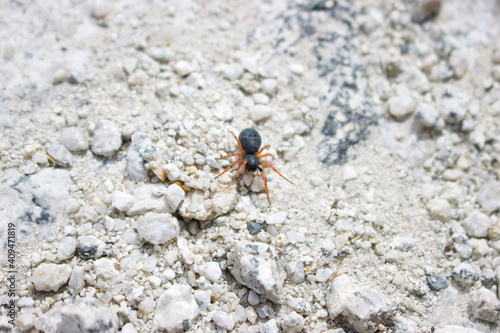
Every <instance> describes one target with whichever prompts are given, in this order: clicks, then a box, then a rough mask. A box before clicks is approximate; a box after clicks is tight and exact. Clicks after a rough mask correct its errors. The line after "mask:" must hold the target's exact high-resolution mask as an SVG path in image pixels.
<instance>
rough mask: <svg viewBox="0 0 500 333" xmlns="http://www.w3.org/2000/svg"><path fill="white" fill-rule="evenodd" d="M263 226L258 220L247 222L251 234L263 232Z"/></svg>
mask: <svg viewBox="0 0 500 333" xmlns="http://www.w3.org/2000/svg"><path fill="white" fill-rule="evenodd" d="M263 228H264V227H263V226H262V224H260V223H257V222H247V229H248V232H249V233H250V235H256V234H258V233H259V232H261V230H262V229H263Z"/></svg>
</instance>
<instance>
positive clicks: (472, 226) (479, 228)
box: [462, 211, 493, 238]
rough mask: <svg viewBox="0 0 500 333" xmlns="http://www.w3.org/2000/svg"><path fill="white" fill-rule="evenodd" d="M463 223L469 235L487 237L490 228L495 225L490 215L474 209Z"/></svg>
mask: <svg viewBox="0 0 500 333" xmlns="http://www.w3.org/2000/svg"><path fill="white" fill-rule="evenodd" d="M462 225H463V227H464V229H465V231H466V232H467V235H469V237H479V238H481V237H486V236H488V229H490V228H491V227H492V226H493V222H492V221H491V220H490V218H489V217H488V215H486V214H483V213H481V212H479V211H473V212H472V213H471V214H470V215H469V216H468V217H467V218H466V219H465V220H464V221H463V222H462Z"/></svg>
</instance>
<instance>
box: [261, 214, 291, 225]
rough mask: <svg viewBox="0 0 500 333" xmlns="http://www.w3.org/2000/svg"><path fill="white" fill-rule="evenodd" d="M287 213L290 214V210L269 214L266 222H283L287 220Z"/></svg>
mask: <svg viewBox="0 0 500 333" xmlns="http://www.w3.org/2000/svg"><path fill="white" fill-rule="evenodd" d="M287 215H288V212H278V213H274V214H272V215H269V216H268V217H267V218H266V223H267V224H283V223H285V221H286V217H287Z"/></svg>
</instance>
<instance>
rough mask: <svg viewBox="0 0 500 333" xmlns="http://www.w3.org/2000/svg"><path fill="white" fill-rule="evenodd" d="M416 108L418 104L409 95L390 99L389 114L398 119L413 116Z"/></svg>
mask: <svg viewBox="0 0 500 333" xmlns="http://www.w3.org/2000/svg"><path fill="white" fill-rule="evenodd" d="M416 107H417V103H416V102H415V101H414V100H413V98H411V97H410V96H408V95H402V96H395V97H391V98H390V99H389V114H390V115H391V116H393V117H394V118H396V119H402V118H405V117H407V116H409V115H411V114H412V113H413V111H415V108H416Z"/></svg>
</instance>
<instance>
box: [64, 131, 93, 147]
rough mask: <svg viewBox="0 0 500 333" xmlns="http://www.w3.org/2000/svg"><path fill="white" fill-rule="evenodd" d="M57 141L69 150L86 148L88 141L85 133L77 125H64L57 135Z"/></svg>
mask: <svg viewBox="0 0 500 333" xmlns="http://www.w3.org/2000/svg"><path fill="white" fill-rule="evenodd" d="M59 142H60V143H61V144H62V145H63V146H65V147H66V148H68V149H69V150H71V151H80V150H87V149H88V147H89V141H88V138H87V135H86V133H85V132H84V131H83V130H82V129H81V128H78V127H66V128H65V129H63V130H62V132H61V135H60V136H59Z"/></svg>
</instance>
